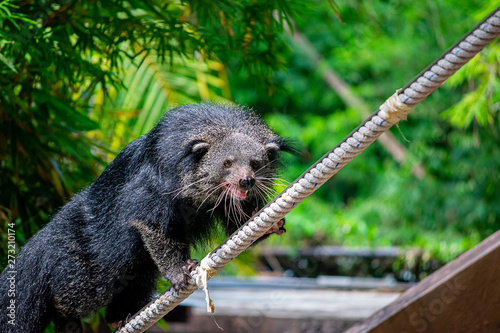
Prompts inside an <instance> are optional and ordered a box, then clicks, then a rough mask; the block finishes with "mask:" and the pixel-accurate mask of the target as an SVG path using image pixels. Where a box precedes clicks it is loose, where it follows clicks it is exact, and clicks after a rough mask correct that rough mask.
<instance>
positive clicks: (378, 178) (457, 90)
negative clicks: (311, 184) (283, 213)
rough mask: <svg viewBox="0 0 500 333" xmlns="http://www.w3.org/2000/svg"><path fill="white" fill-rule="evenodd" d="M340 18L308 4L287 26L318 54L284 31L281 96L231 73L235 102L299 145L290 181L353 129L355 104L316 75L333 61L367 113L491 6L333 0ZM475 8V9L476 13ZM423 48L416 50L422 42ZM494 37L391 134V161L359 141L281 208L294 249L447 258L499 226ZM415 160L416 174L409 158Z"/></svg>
mask: <svg viewBox="0 0 500 333" xmlns="http://www.w3.org/2000/svg"><path fill="white" fill-rule="evenodd" d="M336 3H337V4H338V6H339V8H340V9H341V10H340V16H341V18H342V23H341V22H340V21H339V20H338V19H337V18H336V15H335V13H334V12H332V11H331V10H329V9H328V5H327V4H325V3H323V2H321V1H318V2H315V6H317V8H318V9H317V19H316V20H314V21H307V23H301V22H298V23H297V31H299V32H301V33H302V34H304V35H305V36H306V37H307V38H308V39H309V41H310V42H311V43H312V45H313V47H314V48H315V49H316V51H317V52H319V54H320V55H322V56H323V57H324V58H325V60H324V61H323V62H322V63H320V64H319V65H318V64H315V63H312V62H311V61H310V60H308V59H309V58H307V57H306V56H305V54H306V52H310V50H308V49H304V48H303V45H299V44H295V41H294V39H293V38H290V39H289V41H290V44H291V45H292V48H291V51H288V50H283V57H284V58H285V59H286V62H287V63H288V64H289V65H288V69H287V71H286V72H277V73H275V75H274V76H273V78H272V80H273V82H275V83H276V84H281V85H282V91H286V93H284V94H281V93H280V94H271V95H269V91H267V90H265V89H262V90H257V91H256V90H255V89H254V87H251V88H250V87H248V86H247V85H246V84H245V79H244V78H243V77H242V76H241V75H240V74H237V73H231V72H230V73H231V74H232V76H230V78H231V80H230V82H231V84H232V91H233V96H234V98H235V100H237V101H238V102H242V103H248V104H250V105H256V106H257V108H258V110H259V111H260V110H272V112H270V113H269V114H268V115H267V120H268V121H269V122H270V123H271V125H272V126H274V128H275V129H276V130H278V132H280V133H281V134H282V135H286V136H289V137H291V138H294V139H297V140H298V141H299V142H300V145H301V149H302V153H303V159H302V160H300V161H287V163H286V164H287V166H288V170H287V172H286V173H285V175H283V176H282V177H283V178H285V179H287V180H289V181H292V180H293V179H295V178H296V177H298V176H299V175H300V174H301V173H302V172H303V170H305V169H307V167H309V166H310V164H311V163H312V162H314V161H315V160H316V159H318V158H320V157H321V156H322V155H323V154H324V153H325V152H326V151H328V150H329V149H330V148H331V147H333V146H334V145H335V144H336V143H337V142H338V141H340V140H341V139H342V138H343V137H344V136H346V135H347V134H348V133H349V132H350V131H351V130H352V129H354V128H355V127H356V126H357V125H358V124H359V123H360V121H361V120H362V117H361V115H360V113H359V110H356V109H352V108H350V107H349V106H346V105H345V104H344V102H343V101H341V100H340V99H339V98H338V97H337V96H336V93H335V92H334V91H332V90H331V89H330V88H329V87H328V86H327V85H326V83H325V82H324V81H323V73H324V69H325V68H332V69H333V70H334V71H335V72H336V73H338V75H339V76H340V77H341V78H342V79H343V80H345V81H346V82H347V84H348V85H349V86H350V88H351V90H352V91H353V92H354V93H355V95H356V96H358V97H360V98H362V99H363V100H364V101H365V102H367V103H368V104H369V105H371V106H372V109H373V110H375V109H376V107H378V106H379V105H380V104H381V103H382V102H383V101H384V99H385V98H387V97H388V96H390V95H391V94H392V93H393V92H394V90H395V89H397V88H398V87H401V86H403V85H404V84H405V83H406V82H407V81H409V80H410V79H411V78H413V77H414V76H415V75H416V74H418V73H419V72H420V70H422V69H423V68H424V67H425V66H426V65H427V64H429V63H430V62H432V61H433V60H434V59H435V58H436V57H437V56H439V55H440V54H441V53H442V52H444V51H445V50H446V49H447V48H448V47H449V46H450V45H451V44H453V43H454V42H455V41H456V40H458V39H459V38H460V37H461V36H462V35H463V34H464V33H466V32H467V31H468V30H469V29H470V28H472V27H474V26H475V25H476V24H477V22H478V21H479V20H481V19H482V18H483V17H484V16H486V15H487V14H489V12H490V11H491V10H493V9H494V7H495V5H493V4H486V5H485V4H484V3H482V2H478V1H465V2H462V3H461V6H456V5H455V3H453V2H451V1H433V2H425V3H418V4H417V3H415V2H411V1H398V2H376V1H337V2H336ZM478 8H479V10H478ZM423 50H424V51H423ZM498 54H499V53H498V43H494V44H492V45H490V46H489V47H488V48H487V49H486V50H484V51H483V52H482V53H481V54H480V55H479V56H477V57H476V58H474V59H473V61H472V62H471V63H469V64H468V65H466V66H465V67H464V68H463V69H462V70H460V71H458V72H457V73H456V74H455V76H453V77H452V78H451V79H450V80H449V82H448V83H446V84H445V85H444V87H442V88H440V89H439V90H438V91H437V92H435V93H434V94H432V95H431V96H429V97H428V98H427V99H426V100H425V101H424V102H423V103H422V105H420V106H417V108H416V109H415V111H414V112H412V114H411V115H410V117H409V120H408V122H403V123H401V124H400V129H401V132H402V133H403V134H404V136H405V137H406V138H408V139H409V142H406V141H405V140H404V139H403V136H402V135H400V134H399V132H398V129H394V130H393V133H394V134H395V135H396V137H397V138H398V139H399V141H400V142H401V143H403V145H404V146H406V148H407V158H406V162H405V163H404V164H403V165H402V166H399V165H398V164H397V163H396V162H395V161H394V160H393V159H392V157H391V156H390V155H389V154H388V153H387V151H385V149H383V148H382V147H381V146H380V145H374V146H372V147H370V148H368V149H367V150H366V151H365V152H364V153H363V154H362V155H361V156H359V157H357V158H356V159H354V160H353V161H352V162H351V163H349V165H348V166H346V167H345V168H344V169H343V170H342V171H341V172H339V174H337V175H336V176H335V177H334V178H333V179H332V180H330V181H329V182H327V183H326V184H324V185H323V187H322V188H320V189H319V190H318V191H317V192H316V193H315V194H314V195H313V196H312V197H311V198H308V199H307V200H305V201H304V202H303V203H301V204H300V205H299V206H298V207H297V208H296V209H295V210H294V211H293V212H292V213H291V214H289V215H288V216H287V225H288V230H289V231H290V232H288V233H287V234H286V237H285V238H280V239H275V240H273V241H274V242H275V243H277V244H284V243H290V244H294V245H295V246H302V245H318V244H325V243H327V244H342V245H347V246H352V245H357V246H359V245H365V246H386V245H398V246H401V247H414V246H417V247H421V248H423V249H424V250H427V251H429V253H430V254H432V255H433V256H437V257H438V258H439V259H440V260H445V261H449V260H451V259H453V258H454V257H456V256H457V255H458V254H460V253H462V252H463V251H466V250H467V249H469V248H471V247H472V246H474V245H475V244H477V243H478V242H479V241H481V240H482V239H484V238H485V237H486V236H488V235H490V234H491V233H493V232H494V231H496V230H498V229H499V228H500V211H499V208H498V198H499V197H500V193H499V192H498V188H499V185H500V184H499V179H498V176H497V175H498V171H497V170H498V168H499V165H500V158H499V157H500V155H499V154H500V151H499V148H498V133H499V130H500V122H499V118H498V109H499V108H498V103H499V94H498V87H499V81H498V80H499V68H498V64H499V59H498ZM416 164H419V165H421V166H423V167H424V169H425V172H426V174H425V176H424V177H423V178H417V177H415V175H414V174H413V173H412V172H411V170H412V168H413V166H414V165H416Z"/></svg>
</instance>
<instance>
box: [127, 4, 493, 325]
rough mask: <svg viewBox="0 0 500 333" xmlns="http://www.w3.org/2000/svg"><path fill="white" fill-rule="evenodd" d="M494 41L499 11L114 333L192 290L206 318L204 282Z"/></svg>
mask: <svg viewBox="0 0 500 333" xmlns="http://www.w3.org/2000/svg"><path fill="white" fill-rule="evenodd" d="M499 35H500V7H498V8H497V9H496V10H495V11H493V12H492V13H491V14H490V15H489V16H487V17H486V18H485V19H484V20H483V21H481V22H480V23H479V24H478V25H477V26H476V27H475V28H473V29H472V30H471V31H469V32H468V33H467V34H466V35H465V36H464V37H463V38H462V39H460V40H459V41H458V42H457V43H455V44H454V45H453V46H452V47H450V48H449V49H448V50H447V51H446V52H445V53H444V54H443V55H441V56H440V57H439V58H438V59H436V61H434V62H433V63H432V64H430V65H429V66H428V67H427V68H425V69H424V70H423V71H422V72H421V73H420V74H419V75H418V76H417V77H416V78H414V79H413V80H412V81H410V82H409V83H408V84H407V85H406V86H405V87H404V88H402V89H400V90H398V91H397V92H396V93H395V94H394V95H392V96H391V97H390V98H389V99H388V100H387V101H386V102H385V103H384V104H382V105H381V106H380V108H379V109H378V110H377V111H375V112H374V113H373V114H372V115H371V116H370V117H369V118H368V119H367V120H365V121H364V122H363V123H362V124H361V125H359V126H358V127H357V128H356V129H354V130H353V131H352V132H351V133H350V134H349V135H348V136H347V137H346V138H344V139H343V140H342V141H341V142H340V143H339V144H337V145H336V146H335V147H334V148H333V149H332V150H330V151H329V152H328V153H326V154H325V155H324V156H323V157H322V158H321V159H320V160H319V161H318V162H316V163H315V164H314V165H313V166H312V167H310V168H309V169H308V170H306V171H305V172H304V173H303V174H302V175H301V176H300V177H299V178H297V179H296V180H295V181H294V182H293V183H292V184H290V185H289V186H288V187H287V188H286V189H285V190H284V191H283V192H281V193H280V194H279V195H278V196H276V197H275V198H274V199H273V200H271V201H270V202H269V203H268V204H267V205H266V206H264V207H263V208H262V209H261V210H260V211H259V212H257V213H256V214H255V215H254V216H253V217H252V218H250V219H249V220H248V221H247V222H246V223H245V224H244V225H243V226H241V227H240V228H239V229H238V230H237V231H236V232H235V233H234V234H232V235H231V236H229V238H228V239H227V240H226V241H225V242H224V243H222V244H221V245H220V246H219V247H217V248H216V249H215V250H213V251H212V252H210V253H209V254H208V255H207V256H206V257H205V258H204V259H203V260H202V261H201V263H200V265H199V266H197V267H196V269H195V271H193V273H192V277H193V278H192V279H190V280H189V282H188V286H187V288H186V289H182V290H179V291H175V290H174V289H173V288H170V289H168V290H166V291H165V292H163V293H162V294H160V295H159V296H158V297H157V298H156V299H155V300H154V301H152V302H151V303H149V304H148V305H146V306H145V307H144V308H143V309H142V310H140V311H139V312H138V313H137V314H135V316H134V317H133V318H132V319H131V320H129V321H128V322H127V323H126V324H125V325H124V327H123V328H121V329H120V330H119V332H121V333H126V332H128V333H136V332H144V331H145V330H146V329H148V328H149V327H151V326H152V325H153V324H154V323H156V322H157V321H158V320H159V319H161V318H162V317H163V316H165V315H166V314H167V313H168V312H170V311H171V310H172V309H173V308H174V307H175V306H177V305H178V304H179V303H180V302H182V301H183V300H184V299H186V298H187V297H188V296H189V295H190V294H192V293H193V292H194V291H195V290H196V289H197V288H198V287H200V288H202V289H204V291H205V295H206V299H207V307H208V310H209V312H210V310H211V309H212V312H213V305H212V303H211V300H210V297H209V295H208V289H207V281H208V280H209V279H210V278H211V277H212V276H214V275H215V274H216V273H217V272H219V271H220V270H221V269H222V268H223V267H224V266H225V265H226V264H228V263H229V262H230V261H231V260H233V259H234V258H235V257H236V256H237V255H239V254H240V253H241V252H243V251H244V250H245V249H246V248H247V247H248V246H250V245H251V244H252V243H253V242H254V241H255V240H257V239H258V238H260V237H261V236H262V235H264V234H265V233H266V231H268V230H269V229H270V228H271V226H272V225H273V224H274V223H276V222H278V221H279V220H280V219H282V218H283V217H284V216H285V215H286V214H288V213H289V212H290V211H291V210H292V209H293V208H294V207H296V206H297V205H298V204H299V203H300V202H302V200H304V199H305V198H306V197H307V196H309V195H311V194H312V193H313V192H314V191H315V190H316V189H318V188H319V187H320V186H321V185H322V184H323V183H325V182H326V181H327V180H328V179H330V178H331V177H332V176H333V175H335V174H336V173H337V172H338V171H339V170H340V169H342V167H344V166H345V165H346V164H347V163H349V162H350V161H351V160H352V159H353V158H354V157H355V156H357V155H358V154H360V153H361V152H362V151H363V150H364V149H365V148H366V147H368V146H369V145H370V144H371V143H373V142H374V141H375V140H376V139H377V138H378V137H379V136H380V135H381V134H382V133H383V132H385V131H387V130H388V129H389V128H391V126H393V125H395V124H397V123H398V122H399V121H400V120H403V119H406V117H407V115H408V113H409V112H410V111H411V110H412V109H413V108H414V107H415V105H417V104H418V103H420V102H421V101H422V100H423V99H425V97H427V96H428V95H429V94H431V93H432V92H433V91H434V90H436V89H437V88H438V87H440V86H441V85H442V84H443V83H444V81H446V79H448V78H449V77H450V76H451V75H453V74H454V73H455V72H456V71H457V70H458V69H459V68H460V67H462V66H463V65H464V64H465V63H467V62H468V61H469V60H470V59H472V57H474V56H475V55H476V54H477V53H478V52H479V51H481V50H482V49H483V48H484V47H486V46H487V45H488V44H489V43H490V42H491V41H493V40H494V39H495V38H497V37H498V36H499Z"/></svg>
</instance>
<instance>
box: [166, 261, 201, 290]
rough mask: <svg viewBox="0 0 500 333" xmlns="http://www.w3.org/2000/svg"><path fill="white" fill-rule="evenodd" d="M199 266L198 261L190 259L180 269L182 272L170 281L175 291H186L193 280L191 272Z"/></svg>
mask: <svg viewBox="0 0 500 333" xmlns="http://www.w3.org/2000/svg"><path fill="white" fill-rule="evenodd" d="M196 266H198V261H196V260H195V259H188V260H187V262H186V264H185V265H184V266H182V267H181V268H180V270H179V271H178V272H177V274H175V276H174V277H173V278H172V279H169V281H170V282H171V283H172V287H174V289H175V290H179V289H185V288H186V287H187V284H188V280H189V279H191V272H192V271H193V270H194V269H195V268H196Z"/></svg>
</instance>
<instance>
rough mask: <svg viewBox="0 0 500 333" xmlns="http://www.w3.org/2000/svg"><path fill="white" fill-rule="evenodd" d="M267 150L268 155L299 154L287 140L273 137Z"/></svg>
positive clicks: (267, 143)
mask: <svg viewBox="0 0 500 333" xmlns="http://www.w3.org/2000/svg"><path fill="white" fill-rule="evenodd" d="M265 148H266V152H267V154H268V155H273V154H276V153H277V152H278V151H285V152H287V153H292V154H296V153H297V150H296V149H295V148H294V147H293V145H292V144H291V143H290V142H289V141H288V140H287V139H285V138H282V137H279V136H273V137H272V138H270V139H269V140H267V142H266V145H265Z"/></svg>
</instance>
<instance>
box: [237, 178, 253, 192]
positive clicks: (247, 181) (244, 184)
mask: <svg viewBox="0 0 500 333" xmlns="http://www.w3.org/2000/svg"><path fill="white" fill-rule="evenodd" d="M254 185H255V179H254V178H252V177H246V176H245V177H242V178H241V179H240V187H241V189H243V190H244V191H248V190H249V189H251V188H252V187H253V186H254Z"/></svg>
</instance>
